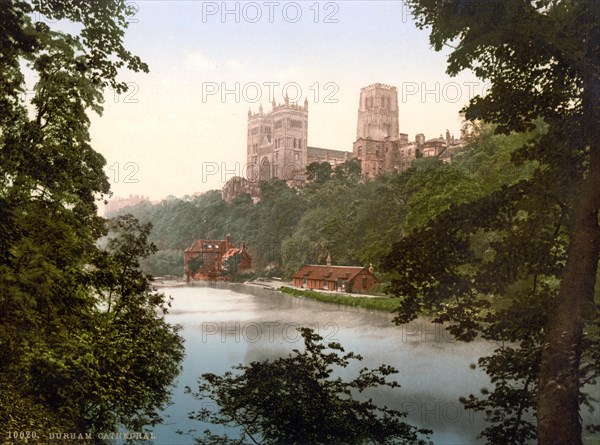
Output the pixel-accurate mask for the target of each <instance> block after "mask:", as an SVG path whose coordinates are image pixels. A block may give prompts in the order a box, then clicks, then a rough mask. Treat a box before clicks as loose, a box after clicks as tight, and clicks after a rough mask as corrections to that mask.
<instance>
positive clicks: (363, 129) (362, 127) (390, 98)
mask: <svg viewBox="0 0 600 445" xmlns="http://www.w3.org/2000/svg"><path fill="white" fill-rule="evenodd" d="M399 132H400V131H399V125H398V90H397V89H396V87H394V86H390V85H384V84H381V83H375V84H373V85H369V86H368V87H364V88H361V90H360V103H359V106H358V124H357V128H356V139H360V138H363V139H368V138H371V139H373V140H376V141H385V140H386V138H388V137H389V138H390V139H392V140H395V139H397V138H398V134H399Z"/></svg>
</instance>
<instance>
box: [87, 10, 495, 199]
mask: <svg viewBox="0 0 600 445" xmlns="http://www.w3.org/2000/svg"><path fill="white" fill-rule="evenodd" d="M129 3H130V4H132V5H133V6H134V7H135V9H136V13H135V14H134V15H133V16H132V17H131V19H130V26H129V29H128V30H127V32H126V36H125V46H126V47H127V48H128V49H129V50H130V51H132V52H133V53H134V54H137V55H139V56H140V57H141V58H142V60H144V61H145V62H146V63H147V64H148V65H149V69H150V73H148V74H146V73H133V72H128V71H124V72H122V73H121V77H120V78H121V79H122V80H123V81H125V82H127V83H128V84H129V85H130V91H129V92H127V93H125V94H122V95H116V94H115V93H114V91H111V90H106V92H105V109H104V113H103V115H102V116H101V117H96V116H93V117H92V128H91V134H92V144H93V146H94V148H95V149H96V150H97V151H99V152H100V153H101V154H102V155H104V157H105V158H106V160H107V166H106V173H107V175H108V177H109V178H110V181H111V187H112V191H113V193H114V195H115V197H128V196H129V195H144V196H148V197H149V198H150V199H151V200H161V199H164V198H166V197H167V196H169V195H174V196H177V197H183V196H184V195H191V194H193V193H201V192H205V191H208V190H213V189H220V188H221V187H222V186H223V184H224V183H225V182H226V181H227V180H228V179H230V178H231V177H233V176H236V175H242V176H243V174H244V171H245V170H244V165H245V160H246V129H247V128H246V124H247V115H248V110H249V109H251V110H252V111H253V112H256V111H257V110H258V107H259V106H260V104H262V105H263V107H265V111H268V110H269V109H270V107H271V105H270V103H271V101H272V100H273V99H275V101H276V102H277V103H281V102H283V100H284V96H285V94H286V93H287V95H288V97H289V98H290V100H292V101H293V100H297V101H298V102H300V103H303V102H304V100H305V99H307V100H308V107H309V114H308V122H309V123H308V145H309V146H315V147H323V148H330V149H337V150H347V151H352V143H353V142H354V140H355V139H356V121H357V112H358V100H359V94H360V89H361V87H365V86H367V85H371V84H373V83H377V82H380V83H385V84H389V85H394V86H396V87H397V88H398V102H399V119H400V132H402V133H408V135H409V138H410V139H411V140H414V136H415V134H417V133H424V134H425V136H426V138H427V139H429V138H433V137H438V136H439V135H440V134H442V133H445V131H446V129H449V130H450V132H451V133H453V134H455V135H456V136H457V137H458V136H459V132H460V126H461V118H460V115H459V111H460V109H461V108H462V107H463V106H464V105H465V104H466V103H467V102H468V100H469V98H470V97H472V96H473V95H475V94H480V93H482V92H484V91H485V84H484V83H483V82H481V81H479V80H478V79H476V78H475V77H474V76H473V75H472V74H471V73H468V72H466V73H461V75H459V76H457V77H454V78H450V77H449V76H448V75H446V74H445V71H446V58H447V55H448V52H449V51H442V52H439V53H438V52H435V51H434V50H433V49H432V48H431V46H430V44H429V33H428V31H427V30H419V29H417V27H416V26H415V24H414V20H413V17H412V16H411V14H410V11H409V9H408V7H407V6H406V5H405V4H404V3H403V2H401V1H381V2H377V1H368V2H367V1H365V2H360V1H355V2H352V1H341V2H316V1H308V2H285V1H272V2H271V1H265V2H203V1H194V0H190V1H182V0H173V1H156V0H152V1H150V0H136V1H131V2H129Z"/></svg>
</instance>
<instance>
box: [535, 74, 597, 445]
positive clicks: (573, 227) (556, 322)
mask: <svg viewBox="0 0 600 445" xmlns="http://www.w3.org/2000/svg"><path fill="white" fill-rule="evenodd" d="M586 80H587V82H585V89H584V98H583V109H584V116H585V119H586V120H585V124H584V125H585V136H586V140H587V141H588V142H589V143H590V158H589V160H590V163H589V170H588V174H587V176H586V177H585V179H584V180H583V183H582V184H581V189H580V192H579V195H578V196H577V198H576V199H575V202H574V204H573V207H572V208H571V212H570V225H569V247H568V250H567V263H566V266H565V272H564V276H563V279H562V282H561V285H560V289H559V293H558V298H557V301H556V302H555V304H553V305H552V307H551V309H550V314H549V320H548V326H547V337H546V338H547V342H546V347H545V349H544V350H543V352H542V361H541V369H540V378H539V389H538V391H539V393H538V413H537V417H538V439H539V444H540V445H580V444H581V443H582V442H581V420H580V416H579V364H580V363H579V362H580V358H581V338H582V333H583V326H584V322H585V317H586V313H587V314H589V313H590V312H591V311H589V309H590V305H592V304H593V300H594V284H595V281H596V273H597V269H598V255H599V252H600V228H599V227H598V209H599V207H600V111H599V110H600V109H599V106H600V82H598V80H597V79H596V78H595V76H594V75H593V74H592V75H590V77H589V78H588V79H586Z"/></svg>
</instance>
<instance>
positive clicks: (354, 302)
mask: <svg viewBox="0 0 600 445" xmlns="http://www.w3.org/2000/svg"><path fill="white" fill-rule="evenodd" d="M279 290H280V291H281V292H284V293H286V294H288V295H292V296H294V297H305V298H310V299H311V300H317V301H322V302H325V303H336V304H343V305H345V306H355V307H364V308H365V309H375V310H378V311H385V312H391V311H393V310H394V309H396V308H397V307H398V300H397V299H396V298H388V297H375V298H367V297H348V296H345V295H334V294H323V293H320V292H315V291H312V290H301V289H292V288H291V287H285V286H284V287H280V288H279Z"/></svg>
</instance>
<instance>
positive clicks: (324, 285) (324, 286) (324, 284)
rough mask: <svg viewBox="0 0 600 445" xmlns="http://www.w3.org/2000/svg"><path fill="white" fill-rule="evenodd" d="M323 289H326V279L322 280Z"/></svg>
mask: <svg viewBox="0 0 600 445" xmlns="http://www.w3.org/2000/svg"><path fill="white" fill-rule="evenodd" d="M323 289H327V280H323Z"/></svg>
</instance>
